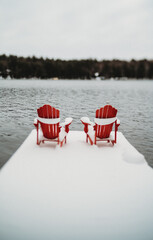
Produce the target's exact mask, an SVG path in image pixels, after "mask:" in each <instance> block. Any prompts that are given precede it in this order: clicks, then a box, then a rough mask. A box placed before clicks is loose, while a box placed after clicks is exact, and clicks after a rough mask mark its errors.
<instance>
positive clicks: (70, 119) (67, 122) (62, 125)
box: [60, 118, 73, 133]
mask: <svg viewBox="0 0 153 240" xmlns="http://www.w3.org/2000/svg"><path fill="white" fill-rule="evenodd" d="M72 121H73V118H65V122H64V123H61V124H60V127H65V132H67V133H68V132H69V126H70V124H71V123H72Z"/></svg>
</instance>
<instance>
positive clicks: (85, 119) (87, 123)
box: [80, 117, 95, 133]
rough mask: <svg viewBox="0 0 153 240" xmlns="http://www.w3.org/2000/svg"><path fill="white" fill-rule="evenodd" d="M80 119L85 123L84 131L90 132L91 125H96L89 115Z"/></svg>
mask: <svg viewBox="0 0 153 240" xmlns="http://www.w3.org/2000/svg"><path fill="white" fill-rule="evenodd" d="M80 120H81V122H82V123H83V124H84V132H85V133H88V130H89V126H92V127H94V126H95V123H93V122H91V121H90V119H89V118H88V117H82V118H81V119H80Z"/></svg>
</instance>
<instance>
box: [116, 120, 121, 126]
mask: <svg viewBox="0 0 153 240" xmlns="http://www.w3.org/2000/svg"><path fill="white" fill-rule="evenodd" d="M116 123H117V125H118V126H119V125H120V120H119V119H118V118H117V121H116Z"/></svg>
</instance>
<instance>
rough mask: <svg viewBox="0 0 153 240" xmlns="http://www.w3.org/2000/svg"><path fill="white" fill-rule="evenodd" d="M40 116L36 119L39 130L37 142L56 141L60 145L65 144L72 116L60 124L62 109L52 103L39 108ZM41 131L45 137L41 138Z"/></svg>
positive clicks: (35, 123) (35, 122)
mask: <svg viewBox="0 0 153 240" xmlns="http://www.w3.org/2000/svg"><path fill="white" fill-rule="evenodd" d="M37 113H38V117H37V118H35V119H34V125H35V127H36V130H37V144H38V145H39V144H40V143H41V142H42V143H44V142H45V141H55V142H57V143H58V144H60V146H62V145H63V142H64V140H65V143H66V137H67V134H68V132H69V125H70V124H71V123H72V120H73V119H72V118H66V119H65V122H64V123H61V124H60V117H59V116H60V111H59V110H58V109H56V108H54V107H52V106H50V105H44V106H42V107H40V108H38V109H37ZM39 131H41V132H42V135H43V138H42V139H41V140H40V137H39Z"/></svg>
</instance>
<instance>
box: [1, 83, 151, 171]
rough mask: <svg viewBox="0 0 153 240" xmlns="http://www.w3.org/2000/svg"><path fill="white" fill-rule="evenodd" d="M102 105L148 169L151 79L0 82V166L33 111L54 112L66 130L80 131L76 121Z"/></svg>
mask: <svg viewBox="0 0 153 240" xmlns="http://www.w3.org/2000/svg"><path fill="white" fill-rule="evenodd" d="M106 103H109V104H111V105H113V106H114V107H115V108H117V109H118V115H117V116H118V118H119V119H120V121H121V125H120V127H119V131H122V133H123V134H124V135H125V137H126V138H127V139H128V140H129V142H130V143H131V144H132V145H134V146H135V147H136V148H137V149H138V150H139V151H140V152H141V153H142V154H143V155H144V156H145V158H146V160H147V162H148V163H149V165H150V166H152V167H153V81H149V80H141V81H140V80H139V81H136V80H126V81H112V80H106V81H96V80H84V81H81V80H59V81H53V80H33V79H31V80H0V166H3V165H4V164H5V162H6V161H7V160H8V159H9V157H10V156H11V155H12V154H13V153H14V152H15V151H16V149H17V148H18V147H19V146H20V145H21V144H22V142H23V141H24V140H25V138H26V137H27V136H28V134H29V133H30V131H31V130H32V129H34V126H33V120H34V118H35V117H36V116H37V112H36V110H37V108H39V107H40V106H42V105H44V104H50V105H52V106H54V107H56V108H58V109H60V117H61V120H62V121H64V118H65V117H73V119H74V120H73V123H72V124H71V126H70V130H83V125H82V124H81V122H80V118H81V117H83V116H88V117H90V120H93V119H94V115H95V110H96V109H97V108H99V107H102V106H104V105H105V104H106Z"/></svg>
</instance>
